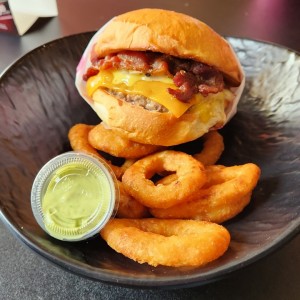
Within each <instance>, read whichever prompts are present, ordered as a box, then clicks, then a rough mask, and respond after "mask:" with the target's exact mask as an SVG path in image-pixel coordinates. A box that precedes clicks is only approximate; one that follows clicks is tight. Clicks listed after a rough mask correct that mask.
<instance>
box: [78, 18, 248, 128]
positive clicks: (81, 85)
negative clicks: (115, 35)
mask: <svg viewBox="0 0 300 300" xmlns="http://www.w3.org/2000/svg"><path fill="white" fill-rule="evenodd" d="M112 20H113V19H112ZM112 20H110V21H108V22H107V23H106V24H104V26H103V27H101V28H100V29H99V30H98V31H97V32H96V33H95V34H94V36H93V37H92V39H91V40H90V42H89V43H88V45H87V47H86V49H85V51H84V53H83V55H82V57H81V59H80V62H79V64H78V66H77V69H76V78H75V85H76V88H77V90H78V92H79V94H80V95H81V97H82V98H83V99H84V100H85V101H86V102H87V103H88V104H89V105H90V106H91V107H92V109H93V110H94V111H95V112H96V113H97V110H96V109H95V105H94V100H93V99H92V98H91V97H89V96H88V94H87V92H86V82H85V81H84V80H83V79H82V78H83V75H84V74H85V73H86V71H87V69H88V68H89V67H91V66H92V63H91V55H92V49H93V47H94V45H95V44H96V42H97V40H98V37H99V36H100V35H101V33H102V31H103V30H104V29H105V27H106V26H107V25H108V24H109V23H110V22H111V21H112ZM229 45H230V44H229ZM230 47H231V45H230ZM231 50H232V52H233V54H234V55H235V57H236V58H237V61H238V64H239V69H240V72H241V74H242V82H241V84H240V85H239V86H238V87H237V88H232V89H231V91H232V92H233V94H234V95H235V97H234V99H233V101H232V103H231V106H230V107H229V109H228V110H227V112H226V121H225V123H224V125H225V124H226V123H227V122H228V121H229V120H230V119H231V118H232V117H233V116H234V115H235V114H236V112H237V106H238V102H239V100H240V98H241V96H242V93H243V90H244V86H245V73H244V71H243V68H242V66H241V64H240V62H239V59H238V57H237V55H236V54H235V52H234V50H233V48H232V47H231Z"/></svg>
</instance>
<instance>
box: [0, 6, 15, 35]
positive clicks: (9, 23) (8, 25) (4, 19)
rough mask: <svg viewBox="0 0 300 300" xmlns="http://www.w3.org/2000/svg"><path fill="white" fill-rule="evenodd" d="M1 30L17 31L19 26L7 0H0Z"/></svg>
mask: <svg viewBox="0 0 300 300" xmlns="http://www.w3.org/2000/svg"><path fill="white" fill-rule="evenodd" d="M1 31H4V32H11V33H17V28H16V26H15V23H14V19H13V16H12V14H11V12H10V9H9V6H8V2H7V1H0V32H1Z"/></svg>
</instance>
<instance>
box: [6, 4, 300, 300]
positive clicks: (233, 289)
mask: <svg viewBox="0 0 300 300" xmlns="http://www.w3.org/2000/svg"><path fill="white" fill-rule="evenodd" d="M142 7H159V8H165V9H172V10H176V11H179V12H183V13H187V14H190V15H192V16H194V17H196V18H199V19H201V20H203V21H204V22H206V23H207V24H209V25H210V26H211V27H213V28H214V29H215V30H216V31H217V32H219V33H220V34H222V35H224V36H236V37H244V38H250V39H257V40H263V41H267V42H272V43H277V44H281V45H283V46H286V47H289V48H291V49H294V50H296V51H298V52H300V29H299V28H300V1H297V0H294V1H291V0H224V1H219V0H202V1H196V0H195V1H191V0H190V1H189V0H186V1H179V0H174V1H167V0H163V1H158V0H151V1H141V0H139V1H137V0H136V1H117V0H102V1H97V0H86V1H80V0H63V1H58V9H59V15H58V17H55V18H49V19H48V18H47V19H42V20H40V21H38V22H37V24H36V25H35V26H34V27H33V28H32V29H31V30H30V31H29V32H28V33H26V34H25V35H24V36H22V37H19V36H17V35H12V34H7V33H0V72H2V71H3V70H5V68H6V67H7V66H9V65H10V64H11V63H13V62H14V61H15V60H16V59H17V58H19V57H21V56H23V55H24V54H25V53H27V52H28V51H30V50H32V49H34V48H35V47H38V46H40V45H42V44H44V43H46V42H49V41H51V40H53V39H57V38H60V37H63V36H67V35H70V34H76V33H80V32H86V31H94V30H96V29H98V28H99V27H101V26H102V25H103V24H104V23H105V22H106V21H107V20H109V19H110V18H111V17H113V16H114V15H117V14H120V13H123V12H125V11H128V10H133V9H137V8H142ZM0 241H1V242H0V295H1V297H0V298H1V299H141V298H143V299H161V298H164V299H229V298H230V299H241V298H243V299H300V276H299V271H300V256H299V254H298V253H299V252H298V250H299V246H300V236H299V235H298V236H296V237H294V238H293V239H292V240H290V241H289V242H288V243H287V244H286V245H284V246H283V247H281V248H280V249H278V250H277V251H276V252H275V253H273V254H271V255H269V256H268V257H266V258H264V259H262V260H260V261H258V262H256V263H255V264H253V265H251V266H248V267H247V268H245V269H242V270H240V271H236V272H234V273H233V274H231V275H230V276H228V277H227V278H225V279H222V280H219V281H217V282H214V283H210V284H208V285H205V286H202V287H196V288H189V289H178V290H155V289H147V290H142V289H131V288H124V287H119V286H112V285H108V284H103V283H99V282H94V281H90V280H88V279H85V278H82V277H79V276H77V275H74V274H71V273H69V272H67V271H65V270H62V269H60V268H59V267H57V266H54V265H52V264H51V263H50V262H48V261H45V260H44V259H43V258H41V257H39V256H37V255H36V254H35V253H33V252H32V251H31V250H30V249H29V248H27V247H26V246H25V245H23V244H22V243H21V242H20V241H19V240H17V239H16V238H15V237H14V236H13V235H12V234H11V233H10V232H9V230H8V229H6V228H5V227H4V224H3V223H1V222H0Z"/></svg>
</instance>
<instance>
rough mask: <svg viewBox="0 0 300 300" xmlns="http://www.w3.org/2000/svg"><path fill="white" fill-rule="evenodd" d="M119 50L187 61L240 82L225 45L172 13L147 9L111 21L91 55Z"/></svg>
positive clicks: (196, 22)
mask: <svg viewBox="0 0 300 300" xmlns="http://www.w3.org/2000/svg"><path fill="white" fill-rule="evenodd" d="M158 20H159V21H158ZM120 50H137V51H153V52H161V53H165V54H168V55H173V56H176V57H180V58H189V59H193V60H195V61H199V62H202V63H205V64H208V65H210V66H213V67H215V68H217V69H219V70H220V71H221V72H223V73H224V74H225V75H226V77H227V78H228V79H230V80H231V81H232V83H234V84H235V85H239V84H240V83H241V80H242V74H241V72H240V69H239V64H238V62H237V59H236V57H235V55H234V53H233V51H232V49H231V47H230V45H229V44H228V42H227V41H226V40H225V39H223V38H222V37H221V36H220V35H218V34H217V33H216V32H215V31H214V30H212V29H211V28H210V27H209V26H207V25H206V24H205V23H203V22H201V21H199V20H197V19H194V18H192V17H190V16H187V15H184V14H181V13H177V12H173V11H168V10H162V9H147V8H146V9H140V10H135V11H131V12H128V13H125V14H122V15H120V16H117V17H115V18H113V19H112V20H111V21H110V22H109V23H107V25H106V26H105V27H104V28H103V30H102V32H101V34H100V35H99V37H98V40H97V43H96V46H95V48H94V51H95V52H96V53H97V55H98V56H99V57H104V56H105V55H107V54H110V53H115V52H118V51H120Z"/></svg>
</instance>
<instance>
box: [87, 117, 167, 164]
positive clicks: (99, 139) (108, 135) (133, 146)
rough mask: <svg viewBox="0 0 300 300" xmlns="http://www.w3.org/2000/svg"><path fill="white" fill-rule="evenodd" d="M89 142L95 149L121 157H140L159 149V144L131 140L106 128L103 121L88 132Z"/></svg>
mask: <svg viewBox="0 0 300 300" xmlns="http://www.w3.org/2000/svg"><path fill="white" fill-rule="evenodd" d="M88 140H89V143H90V144H91V145H92V146H93V147H94V148H96V149H98V150H101V151H104V152H106V153H109V154H110V155H113V156H116V157H123V158H140V157H143V156H145V155H148V154H151V153H153V152H156V151H158V150H161V149H162V147H161V146H156V145H149V144H141V143H137V142H133V141H131V140H129V139H128V138H126V137H124V136H122V135H120V133H119V132H118V131H116V130H114V129H107V128H105V127H104V125H103V123H100V124H99V125H97V126H95V127H94V128H93V129H92V130H91V131H90V133H89V137H88Z"/></svg>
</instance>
